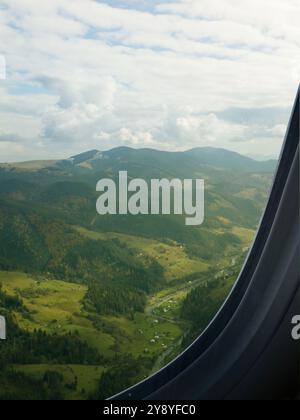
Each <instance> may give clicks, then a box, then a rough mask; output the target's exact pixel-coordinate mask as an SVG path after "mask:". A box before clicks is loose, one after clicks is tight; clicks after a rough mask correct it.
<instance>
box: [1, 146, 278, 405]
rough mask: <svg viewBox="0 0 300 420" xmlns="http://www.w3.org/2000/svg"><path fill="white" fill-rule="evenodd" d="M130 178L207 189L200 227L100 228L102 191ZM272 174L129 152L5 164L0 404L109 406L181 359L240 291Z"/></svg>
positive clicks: (230, 158) (198, 158)
mask: <svg viewBox="0 0 300 420" xmlns="http://www.w3.org/2000/svg"><path fill="white" fill-rule="evenodd" d="M220 156H222V159H220ZM245 159H246V160H245ZM213 162H217V166H215V165H216V164H213ZM230 165H232V167H233V168H235V170H234V171H233V170H231V169H230ZM125 168H126V169H127V170H128V173H130V175H131V176H132V177H133V176H135V177H137V176H138V175H139V176H143V177H144V178H145V179H147V178H149V179H150V177H160V178H161V177H166V178H176V177H177V178H178V177H185V178H195V177H199V176H201V177H202V178H204V179H205V181H206V185H207V191H206V220H205V223H204V225H203V226H199V227H189V226H185V223H184V217H182V216H161V215H157V216H136V217H133V216H130V215H118V216H111V217H109V216H103V217H102V216H97V215H96V208H95V205H96V199H97V194H96V190H95V186H96V181H97V179H99V177H105V176H106V177H112V178H113V179H114V178H116V177H117V176H118V173H119V171H120V170H124V169H125ZM271 168H272V166H271V163H270V162H267V163H266V164H265V165H264V163H262V162H259V163H258V162H255V161H252V160H251V159H248V158H244V157H240V156H239V155H236V154H230V153H229V154H228V153H225V152H224V151H218V150H214V149H212V150H207V149H205V150H203V151H202V152H201V149H197V153H193V154H190V153H189V152H185V153H178V154H176V153H170V154H166V153H165V152H158V151H152V150H143V151H136V150H133V149H126V148H121V149H114V150H113V151H110V152H103V153H99V152H96V151H92V152H90V153H88V154H83V155H79V156H76V157H73V158H72V160H66V161H51V162H48V163H47V162H36V163H35V162H31V163H30V162H29V163H26V164H16V165H13V164H10V165H1V166H0V286H1V289H0V313H1V314H3V315H4V316H6V318H7V319H8V340H7V341H6V342H5V343H3V344H2V343H1V347H0V366H1V367H2V374H1V376H0V399H1V398H3V399H4V398H7V397H9V398H10V399H14V398H15V397H18V398H21V399H27V398H28V395H29V394H30V395H32V396H35V397H38V398H41V399H98V398H107V397H109V396H111V395H112V394H115V393H117V392H119V391H121V390H122V389H124V388H126V387H128V386H131V385H133V384H134V383H136V382H138V381H140V380H142V379H144V378H145V377H147V376H148V375H149V374H151V373H154V372H155V371H157V370H158V369H160V368H161V367H163V366H164V365H165V364H166V363H168V362H169V361H171V360H172V359H173V358H174V357H176V356H177V355H178V354H179V353H180V352H182V351H183V350H184V348H186V347H187V346H188V345H189V344H190V343H191V342H192V341H193V340H194V339H195V338H196V337H197V335H199V334H200V333H201V331H203V329H204V328H205V327H206V326H207V325H208V323H209V322H210V320H211V319H212V318H213V316H214V315H215V314H216V312H217V310H218V309H219V308H220V306H221V305H222V303H223V302H224V300H225V298H226V297H227V295H228V293H229V292H230V289H231V287H232V285H233V284H234V282H235V280H236V277H237V275H238V273H239V271H240V268H241V266H242V263H243V259H244V257H245V255H246V253H247V250H248V249H249V246H250V245H251V242H252V239H253V237H254V234H255V230H256V227H257V224H258V222H259V219H260V216H261V212H262V210H263V207H264V205H265V202H266V197H267V194H268V190H269V188H270V185H271V180H272V169H271ZM228 186H230V187H228ZM12 350H13V351H12ZM24 354H26V355H27V356H26V357H25V356H24ZM26 389H27V390H28V392H26Z"/></svg>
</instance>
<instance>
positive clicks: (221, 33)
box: [0, 0, 300, 161]
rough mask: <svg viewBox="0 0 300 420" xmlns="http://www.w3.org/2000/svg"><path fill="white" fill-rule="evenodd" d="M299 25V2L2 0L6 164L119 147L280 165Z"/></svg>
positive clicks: (0, 100) (0, 113)
mask: <svg viewBox="0 0 300 420" xmlns="http://www.w3.org/2000/svg"><path fill="white" fill-rule="evenodd" d="M267 10H272V13H266V11H267ZM299 20H300V7H299V2H298V0H286V1H285V2H282V1H281V0H265V1H264V2H261V1H260V0H244V1H243V2H237V1H236V0H222V2H220V0H172V1H171V0H170V1H163V0H151V1H150V0H139V1H137V0H131V1H123V0H105V1H96V0H45V1H43V2H40V1H37V0H4V1H2V5H1V9H0V39H1V43H0V56H1V57H2V58H1V59H0V73H1V66H2V68H3V61H4V58H5V61H6V65H7V75H6V79H5V80H3V78H1V77H0V120H1V125H0V156H1V158H0V160H1V161H20V160H28V159H48V158H63V157H67V156H71V155H73V154H75V153H79V152H82V151H85V150H88V149H95V148H96V149H100V150H104V149H105V150H106V149H110V148H112V147H115V146H120V145H126V146H131V147H151V148H157V149H162V150H185V149H190V148H193V147H201V146H212V147H224V148H227V149H230V150H235V151H237V152H240V153H243V154H252V155H258V154H260V155H262V156H268V157H269V156H276V155H277V154H278V152H279V150H280V147H281V144H282V139H283V136H284V133H285V130H286V125H287V121H288V117H289V113H290V110H291V106H292V103H293V100H294V96H295V93H296V89H297V86H298V83H299V80H300V77H299V75H300V41H299V40H300V27H299Z"/></svg>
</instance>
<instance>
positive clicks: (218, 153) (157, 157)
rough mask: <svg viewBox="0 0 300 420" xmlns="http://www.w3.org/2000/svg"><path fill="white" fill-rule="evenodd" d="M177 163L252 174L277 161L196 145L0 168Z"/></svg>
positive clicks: (166, 167) (125, 150) (91, 154)
mask: <svg viewBox="0 0 300 420" xmlns="http://www.w3.org/2000/svg"><path fill="white" fill-rule="evenodd" d="M178 163H180V166H182V167H183V168H185V173H188V172H191V171H194V172H195V171H197V169H199V166H209V167H211V168H217V169H227V170H230V171H236V170H238V171H240V172H249V173H251V172H270V171H274V169H275V167H276V163H277V162H276V160H268V161H256V160H254V159H251V158H249V157H246V156H242V155H240V154H238V153H235V152H231V151H228V150H224V149H217V148H211V147H204V148H196V149H192V150H189V151H186V152H164V151H158V150H154V149H132V148H129V147H118V148H115V149H112V150H109V151H104V152H101V151H99V150H90V151H88V152H84V153H81V154H79V155H75V156H72V157H71V158H69V159H65V160H58V161H36V162H34V161H33V162H22V163H10V164H0V171H1V170H2V171H3V170H4V171H14V170H18V171H24V172H26V171H27V172H30V171H35V172H40V171H44V170H47V169H48V170H49V169H52V170H53V171H55V169H56V170H58V169H60V170H62V169H66V170H69V171H71V167H76V168H78V170H79V169H85V170H90V171H91V170H92V171H96V170H101V169H104V168H107V167H115V166H120V167H121V166H122V167H123V166H124V165H125V164H129V165H135V166H138V167H142V168H143V169H142V172H144V171H145V167H147V166H152V168H153V169H155V168H160V169H164V172H168V171H174V170H175V171H178V170H179V168H178Z"/></svg>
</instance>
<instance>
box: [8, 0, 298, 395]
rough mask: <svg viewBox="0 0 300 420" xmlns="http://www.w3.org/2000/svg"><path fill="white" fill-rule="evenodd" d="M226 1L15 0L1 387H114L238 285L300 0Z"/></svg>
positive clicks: (189, 336) (24, 390)
mask: <svg viewBox="0 0 300 420" xmlns="http://www.w3.org/2000/svg"><path fill="white" fill-rule="evenodd" d="M223 3H224V5H222V7H221V9H220V5H219V2H216V1H212V0H210V1H209V2H208V1H206V0H203V1H201V2H199V1H198V0H197V1H196V0H174V1H172V2H170V1H168V0H155V1H153V0H152V1H149V2H146V1H143V2H138V1H126V0H124V1H122V0H103V1H96V0H76V1H73V0H65V1H63V2H58V1H56V0H55V1H53V0H51V1H50V0H46V1H44V2H35V1H32V0H23V1H22V2H19V1H15V0H9V1H5V0H4V1H2V2H1V5H0V37H1V40H3V43H1V47H0V92H1V96H0V118H1V125H0V161H1V163H0V369H1V375H0V400H5V399H25V400H28V399H29V400H30V399H52V400H53V399H57V400H74V399H80V400H91V399H92V400H93V399H96V400H97V399H98V400H99V399H101V400H103V399H107V398H109V397H112V396H113V395H115V394H117V393H119V392H121V391H123V390H125V389H128V388H129V387H131V386H133V385H135V384H137V383H138V382H140V381H143V380H144V379H145V378H148V377H149V376H151V375H153V374H154V373H156V372H158V371H159V370H161V369H162V368H164V367H165V366H166V365H168V363H170V362H171V361H172V360H174V359H175V358H176V357H177V356H178V355H180V354H181V353H183V352H184V351H185V350H186V349H187V348H188V347H189V346H190V345H191V344H192V343H193V342H194V341H195V340H196V339H197V337H199V336H200V334H202V333H203V332H204V331H205V329H206V328H207V327H208V325H209V324H210V322H211V321H212V320H213V318H214V317H215V316H216V314H217V313H218V311H219V309H220V308H221V307H222V305H223V304H224V302H225V301H226V299H227V297H228V296H229V294H230V291H231V290H232V287H233V285H234V284H235V282H236V280H237V278H238V275H239V273H240V271H241V268H242V266H243V264H244V261H245V259H246V256H247V254H248V252H249V249H250V247H251V244H252V242H253V240H254V237H255V234H256V231H257V228H258V226H259V222H260V220H261V217H262V214H263V211H264V209H265V206H266V203H267V199H268V197H269V193H270V190H271V186H272V182H273V178H274V174H275V171H276V168H277V164H278V157H279V154H280V150H281V147H282V144H283V139H284V136H285V133H286V129H287V124H288V120H289V117H290V114H291V104H292V102H293V98H294V95H295V90H296V87H297V83H298V80H297V74H296V73H297V72H295V74H291V72H290V69H291V68H295V66H294V65H293V64H294V62H293V58H289V57H288V54H287V52H286V51H287V50H286V49H288V51H289V50H290V49H293V50H295V54H290V55H291V56H295V55H296V53H298V54H299V45H298V38H297V37H296V36H293V35H291V36H289V34H293V31H291V33H289V31H288V30H286V27H285V22H287V21H288V22H289V24H290V25H291V26H292V27H293V28H294V29H295V33H296V30H297V28H298V22H299V19H296V18H295V16H296V15H297V11H296V12H295V10H294V6H293V5H294V2H292V1H286V2H284V4H283V3H282V2H277V0H276V2H275V3H276V4H277V3H278V7H279V9H280V10H279V11H278V15H277V14H276V16H273V17H272V19H271V18H270V16H267V15H265V14H262V13H261V10H260V5H259V2H254V6H253V0H252V1H251V2H250V1H248V0H247V1H246V2H244V3H245V5H244V4H243V6H240V5H235V7H234V8H233V5H232V4H233V3H234V2H232V1H231V0H225V1H224V2H223ZM272 3H274V0H272ZM279 3H280V4H279ZM247 10H248V12H249V11H251V13H247ZM253 10H254V11H253ZM298 14H299V13H298ZM276 31H278V33H277V32H276ZM281 31H282V33H281ZM274 51H275V52H274Z"/></svg>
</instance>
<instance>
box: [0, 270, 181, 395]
mask: <svg viewBox="0 0 300 420" xmlns="http://www.w3.org/2000/svg"><path fill="white" fill-rule="evenodd" d="M0 284H1V285H2V287H3V290H4V291H5V292H6V293H7V294H8V295H11V296H18V297H19V298H21V299H22V301H23V303H24V305H25V307H26V308H27V309H28V311H29V313H30V316H29V317H27V316H24V315H22V314H20V313H17V312H16V313H14V315H15V317H16V319H17V322H18V324H19V326H20V327H21V328H23V329H24V330H26V331H33V330H35V329H41V330H44V331H46V332H47V333H57V334H65V333H68V332H75V331H77V332H78V333H79V335H80V337H81V338H82V339H83V340H85V341H86V342H87V343H88V344H89V345H90V346H91V347H95V348H97V349H98V351H99V352H100V353H101V354H102V355H104V356H105V357H109V358H110V357H113V356H114V355H115V354H126V353H130V354H132V355H133V356H134V357H139V356H146V357H149V358H151V359H152V358H153V360H155V359H159V358H161V359H162V360H163V354H164V353H165V352H167V351H168V349H170V347H173V346H174V343H175V342H176V341H178V340H179V339H180V337H181V336H182V334H183V329H182V326H181V325H178V324H176V323H174V322H171V321H169V320H168V319H162V318H161V317H157V316H156V314H153V313H152V311H150V312H149V313H145V314H136V315H135V317H134V319H128V318H125V317H121V316H120V317H116V316H101V317H98V320H100V321H101V323H102V325H104V328H102V329H97V328H96V327H95V325H94V324H93V323H92V321H90V320H89V319H88V316H89V313H87V312H85V310H84V307H83V298H84V296H85V293H86V290H87V289H86V287H85V286H82V285H78V284H73V283H66V282H63V281H57V280H50V279H48V280H43V279H41V278H39V277H36V278H34V277H32V276H30V275H27V274H24V273H18V272H0ZM18 369H19V370H21V371H23V372H24V373H27V374H32V375H36V376H38V377H41V376H42V375H43V374H44V373H45V371H47V370H49V369H50V370H53V369H54V370H56V371H59V372H60V373H62V374H63V376H64V378H65V382H66V383H68V381H69V379H70V375H73V374H75V376H77V377H78V387H77V391H76V392H77V394H76V392H75V391H74V392H73V394H72V393H71V394H70V390H67V391H68V395H67V396H68V398H78V390H80V389H82V388H84V389H85V390H86V391H87V392H91V389H92V388H93V386H95V380H96V379H98V380H99V377H100V375H101V372H103V369H104V367H101V366H99V367H97V368H95V367H93V366H51V365H50V366H49V365H30V366H18ZM72 372H73V373H72ZM74 372H75V373H74ZM69 394H70V395H69Z"/></svg>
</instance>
